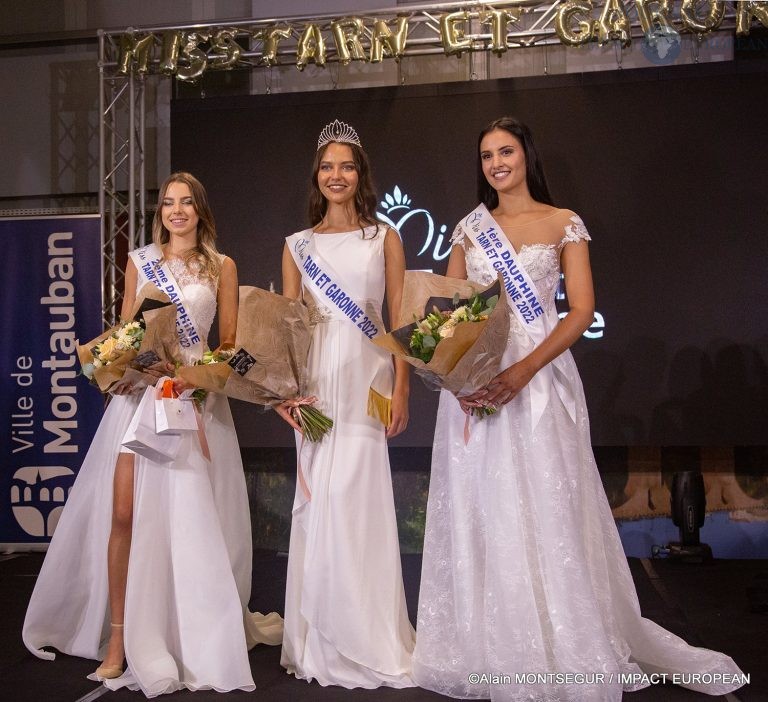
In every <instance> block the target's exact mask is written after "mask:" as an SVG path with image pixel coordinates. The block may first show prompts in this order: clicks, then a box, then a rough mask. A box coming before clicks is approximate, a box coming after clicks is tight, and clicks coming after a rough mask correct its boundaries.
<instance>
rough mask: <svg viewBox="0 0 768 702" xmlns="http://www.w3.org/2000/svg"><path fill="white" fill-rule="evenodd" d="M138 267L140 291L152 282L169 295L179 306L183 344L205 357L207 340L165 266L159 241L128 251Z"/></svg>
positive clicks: (178, 325)
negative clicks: (199, 330) (158, 244)
mask: <svg viewBox="0 0 768 702" xmlns="http://www.w3.org/2000/svg"><path fill="white" fill-rule="evenodd" d="M128 255H129V256H130V257H131V260H132V261H133V263H134V265H135V266H136V270H137V271H138V272H139V280H140V281H141V282H142V284H141V285H139V290H141V288H142V287H143V286H144V285H145V284H146V283H152V284H153V285H155V286H157V287H158V288H159V289H160V290H162V291H163V292H164V293H165V294H166V295H168V297H169V299H170V300H171V302H172V303H173V304H174V305H176V334H177V336H178V339H179V346H180V347H181V348H182V349H184V350H185V351H186V352H187V353H188V354H189V355H190V356H191V357H192V358H202V356H203V351H205V342H204V341H203V339H202V338H201V337H200V333H199V332H198V331H197V325H196V324H195V320H194V319H193V317H192V311H191V310H190V309H189V307H188V306H186V305H185V304H184V295H183V293H182V290H181V286H180V285H179V284H178V283H177V282H176V279H175V278H174V277H173V274H172V273H171V271H170V269H169V268H167V267H166V266H163V265H162V263H161V261H162V259H163V252H162V251H161V250H160V247H159V246H157V244H149V245H148V246H144V247H142V248H140V249H134V250H133V251H131V252H130V254H128Z"/></svg>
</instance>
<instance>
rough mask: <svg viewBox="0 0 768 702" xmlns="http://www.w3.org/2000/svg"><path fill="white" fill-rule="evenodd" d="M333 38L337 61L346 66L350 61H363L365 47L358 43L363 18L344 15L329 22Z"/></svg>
mask: <svg viewBox="0 0 768 702" xmlns="http://www.w3.org/2000/svg"><path fill="white" fill-rule="evenodd" d="M331 31H332V32H333V39H334V41H335V42H336V52H337V53H338V55H339V63H340V64H341V65H342V66H346V65H347V64H348V63H349V62H350V61H353V60H354V61H365V59H366V58H367V57H366V55H365V49H363V45H362V44H361V43H360V36H361V35H362V34H363V20H361V19H360V18H359V17H345V18H344V19H340V20H338V21H336V22H331Z"/></svg>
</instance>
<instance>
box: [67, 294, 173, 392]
mask: <svg viewBox="0 0 768 702" xmlns="http://www.w3.org/2000/svg"><path fill="white" fill-rule="evenodd" d="M130 320H131V321H125V322H122V323H121V324H118V325H116V326H114V327H111V328H110V329H107V331H105V332H103V333H102V334H100V335H99V336H97V337H96V338H95V339H92V340H91V341H89V342H87V343H86V344H82V345H78V349H77V353H78V356H79V358H80V365H81V366H82V373H83V375H85V376H86V377H87V378H88V379H89V380H90V381H91V382H93V383H95V384H96V385H98V387H99V390H101V391H102V392H108V391H109V390H110V388H112V386H113V385H114V384H115V383H117V382H118V381H119V380H122V379H124V378H125V379H129V380H130V381H131V383H133V385H134V386H135V387H144V386H147V385H154V384H155V382H156V381H157V377H155V376H153V375H150V374H148V373H145V372H144V369H145V368H148V367H149V366H152V365H153V364H155V363H157V362H159V361H160V360H161V359H168V360H170V359H172V358H173V357H174V355H175V352H176V351H177V349H178V342H177V340H176V331H175V325H176V311H175V308H174V306H173V305H171V304H170V300H169V299H168V297H167V296H166V295H165V294H164V293H162V292H160V291H159V290H158V289H157V288H156V287H155V286H154V285H145V286H144V288H142V289H141V291H140V292H139V295H138V296H137V300H136V304H135V305H134V308H133V310H132V312H131V315H130Z"/></svg>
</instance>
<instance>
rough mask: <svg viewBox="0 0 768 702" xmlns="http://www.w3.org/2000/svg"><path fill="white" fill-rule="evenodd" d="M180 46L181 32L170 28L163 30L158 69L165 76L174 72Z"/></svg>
mask: <svg viewBox="0 0 768 702" xmlns="http://www.w3.org/2000/svg"><path fill="white" fill-rule="evenodd" d="M180 46H181V32H179V31H176V30H172V31H169V32H163V53H162V54H161V55H160V65H159V66H158V70H159V71H160V73H164V74H165V75H167V76H172V75H173V74H174V73H176V66H177V65H178V63H179V47H180Z"/></svg>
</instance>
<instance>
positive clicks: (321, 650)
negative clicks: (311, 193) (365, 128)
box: [281, 227, 414, 688]
mask: <svg viewBox="0 0 768 702" xmlns="http://www.w3.org/2000/svg"><path fill="white" fill-rule="evenodd" d="M379 230H380V231H379V232H378V233H376V234H375V236H374V232H375V230H374V228H368V229H366V237H367V238H365V239H363V238H362V233H361V231H360V230H359V229H358V230H357V231H354V232H348V233H343V234H318V235H315V241H316V246H317V249H318V251H319V253H320V254H321V255H322V257H323V258H324V259H325V260H327V261H328V262H329V263H330V264H331V265H332V266H333V268H334V269H335V270H336V272H337V273H338V274H339V275H340V276H341V277H342V279H343V280H344V281H345V284H346V287H347V288H348V289H349V290H350V292H351V293H352V294H353V296H355V297H356V299H358V300H364V299H365V300H368V299H369V300H372V301H374V302H375V305H376V307H377V308H378V309H379V310H380V309H381V304H382V300H383V298H384V251H383V244H384V236H385V234H384V231H385V228H384V227H379ZM301 235H302V233H299V234H294V235H293V236H291V237H288V242H289V245H290V244H291V242H292V241H293V239H294V237H298V236H301ZM387 365H388V366H389V368H390V369H391V368H392V359H391V356H390V355H389V354H386V353H384V352H382V351H380V350H379V349H378V348H377V347H375V346H374V345H373V344H371V343H370V342H369V341H368V340H367V339H365V338H364V337H363V335H362V334H361V333H360V332H359V331H357V330H356V329H355V328H354V327H353V326H352V324H350V323H349V322H348V321H346V320H333V319H328V318H325V319H323V321H321V322H320V323H318V324H317V326H316V327H315V328H314V331H313V337H312V345H311V348H310V354H309V362H308V366H309V367H308V371H309V386H308V388H307V394H309V395H316V396H317V397H318V398H319V402H318V405H317V406H318V407H319V408H320V409H321V410H322V411H324V412H325V413H326V414H327V415H328V416H330V417H331V418H332V419H333V420H334V425H333V429H332V431H331V432H330V433H329V434H327V435H326V436H325V437H324V438H323V440H322V441H321V442H319V443H317V444H310V443H309V442H302V440H301V437H300V435H297V448H298V452H299V461H300V466H299V470H301V471H302V472H303V474H304V476H305V478H306V481H307V484H308V487H309V492H310V494H311V499H309V500H308V499H307V498H306V495H305V493H304V491H303V490H302V488H301V485H300V484H299V483H298V481H297V486H296V497H295V501H294V507H293V521H292V524H291V541H290V550H289V553H288V581H287V588H286V595H285V633H284V636H283V653H282V659H281V664H282V665H283V666H284V667H285V668H287V670H288V672H289V673H293V674H294V675H296V677H298V678H303V679H305V680H317V681H318V682H319V683H320V684H321V685H341V686H343V687H347V688H354V687H363V688H375V687H379V686H381V685H387V686H391V687H411V686H413V682H412V681H411V678H410V671H411V652H412V651H413V643H414V632H413V628H412V627H411V624H410V622H409V621H408V614H407V611H406V604H405V593H404V590H403V579H402V573H401V567H400V548H399V542H398V536H397V522H396V518H395V506H394V499H393V495H392V478H391V474H390V468H389V455H388V453H387V442H386V438H385V430H384V427H383V426H382V425H381V423H379V422H378V421H377V420H375V419H372V418H371V417H369V416H368V415H367V414H366V409H367V402H368V388H369V386H370V384H371V381H372V380H373V377H374V375H375V374H376V372H377V370H378V369H381V368H383V367H386V366H387ZM390 372H391V371H390Z"/></svg>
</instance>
